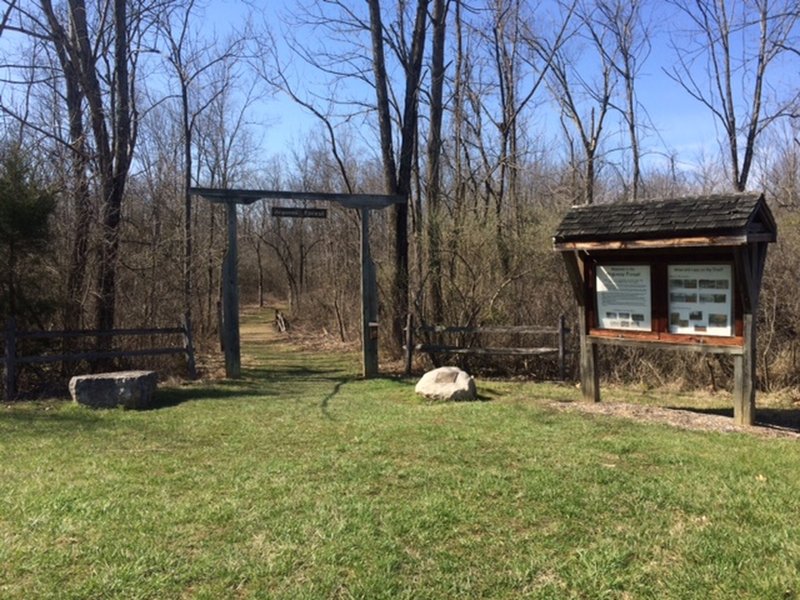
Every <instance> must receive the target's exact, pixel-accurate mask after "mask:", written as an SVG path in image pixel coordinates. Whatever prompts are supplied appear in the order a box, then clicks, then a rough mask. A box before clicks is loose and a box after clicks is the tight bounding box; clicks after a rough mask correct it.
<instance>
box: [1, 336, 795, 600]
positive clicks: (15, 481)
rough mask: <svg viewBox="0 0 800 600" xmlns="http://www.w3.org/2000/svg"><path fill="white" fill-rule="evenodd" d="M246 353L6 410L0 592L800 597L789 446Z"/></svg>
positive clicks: (496, 387)
mask: <svg viewBox="0 0 800 600" xmlns="http://www.w3.org/2000/svg"><path fill="white" fill-rule="evenodd" d="M245 352H246V353H247V354H248V357H247V360H246V364H247V368H246V369H245V376H244V378H243V379H242V380H241V381H238V382H235V383H225V382H221V383H219V382H218V383H203V384H196V385H189V386H184V387H176V388H172V389H162V390H160V391H159V408H157V409H155V410H150V411H143V412H134V411H122V410H111V411H91V410H87V409H83V408H81V407H77V406H72V405H70V404H68V403H41V404H19V405H14V406H10V407H4V408H2V409H1V410H2V412H1V413H0V597H3V598H48V597H52V598H126V599H127V598H159V599H160V598H231V597H233V598H239V597H242V598H292V599H294V598H350V597H355V598H475V597H491V598H520V597H533V598H667V597H668V598H796V597H800V582H799V581H798V579H799V575H798V574H799V573H800V521H799V520H798V518H797V517H798V505H799V504H800V477H798V473H800V449H798V445H797V442H795V441H791V440H775V439H762V438H757V437H754V436H749V435H744V434H713V433H700V432H687V431H681V430H676V429H672V428H668V427H666V426H659V425H647V424H642V423H635V422H631V421H623V420H617V419H610V418H605V417H591V416H584V415H579V414H572V413H562V412H556V411H553V410H551V409H549V408H548V407H547V405H546V403H547V401H548V400H551V399H561V400H575V399H577V392H576V391H575V389H574V388H573V387H568V386H558V385H542V384H540V385H537V384H531V383H500V382H493V381H492V382H480V381H479V382H478V383H479V388H480V390H481V392H482V393H483V395H484V397H485V398H486V400H487V401H483V402H474V403H456V404H431V403H427V402H424V401H420V400H419V399H417V398H416V397H415V396H414V393H413V383H412V382H411V381H402V380H392V379H381V380H376V381H361V380H359V379H358V378H357V377H356V376H355V373H354V371H355V368H356V367H357V364H358V363H357V357H356V356H354V355H343V354H327V355H326V354H322V353H308V352H300V351H298V350H297V349H292V348H289V347H288V346H285V345H281V344H278V343H267V342H260V343H250V344H249V345H246V346H245ZM611 394H613V392H611ZM611 394H609V393H607V394H606V398H607V399H612V398H609V395H611ZM629 399H630V398H626V400H629ZM669 400H670V399H668V398H667V399H665V401H664V402H663V404H665V405H666V404H669Z"/></svg>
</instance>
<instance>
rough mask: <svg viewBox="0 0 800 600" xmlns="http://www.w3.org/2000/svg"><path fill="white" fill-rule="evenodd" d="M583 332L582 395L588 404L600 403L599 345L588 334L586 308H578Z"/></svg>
mask: <svg viewBox="0 0 800 600" xmlns="http://www.w3.org/2000/svg"><path fill="white" fill-rule="evenodd" d="M578 320H579V326H580V331H581V393H582V394H583V399H584V400H586V401H588V402H600V374H599V373H598V371H597V345H596V344H594V343H592V341H591V340H590V339H589V335H588V333H587V332H586V307H585V306H580V307H578Z"/></svg>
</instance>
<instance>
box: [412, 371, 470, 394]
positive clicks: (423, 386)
mask: <svg viewBox="0 0 800 600" xmlns="http://www.w3.org/2000/svg"><path fill="white" fill-rule="evenodd" d="M414 391H415V392H416V393H417V394H421V395H423V396H425V397H426V398H430V399H431V400H445V401H448V400H475V398H476V397H477V393H476V391H475V379H473V378H472V377H470V376H469V374H468V373H467V372H466V371H462V370H461V369H459V368H458V367H439V368H438V369H434V370H433V371H428V372H427V373H425V375H423V376H422V379H420V380H419V382H418V383H417V387H415V388H414Z"/></svg>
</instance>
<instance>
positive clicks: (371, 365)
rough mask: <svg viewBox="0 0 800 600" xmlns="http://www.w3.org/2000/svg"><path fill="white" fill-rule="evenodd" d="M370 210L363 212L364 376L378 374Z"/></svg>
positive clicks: (362, 344) (362, 298)
mask: <svg viewBox="0 0 800 600" xmlns="http://www.w3.org/2000/svg"><path fill="white" fill-rule="evenodd" d="M369 211H370V209H368V208H362V209H361V210H360V211H359V212H360V213H361V340H362V343H361V351H362V361H361V364H362V371H363V374H364V377H366V378H370V377H375V376H376V375H377V374H378V284H377V280H376V278H375V264H374V263H373V262H372V255H371V253H370V247H369Z"/></svg>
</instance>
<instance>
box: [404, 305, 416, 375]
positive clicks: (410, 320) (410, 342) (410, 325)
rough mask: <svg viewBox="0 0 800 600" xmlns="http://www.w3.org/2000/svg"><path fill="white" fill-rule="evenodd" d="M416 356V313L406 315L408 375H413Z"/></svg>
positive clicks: (406, 370)
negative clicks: (412, 370) (413, 361)
mask: <svg viewBox="0 0 800 600" xmlns="http://www.w3.org/2000/svg"><path fill="white" fill-rule="evenodd" d="M413 358H414V315H412V314H411V313H408V316H407V317H406V369H405V374H406V377H408V376H409V375H411V361H412V360H413Z"/></svg>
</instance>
